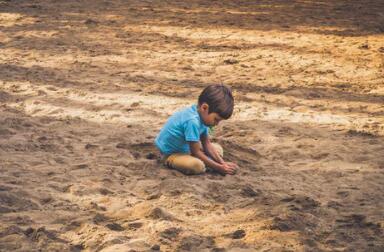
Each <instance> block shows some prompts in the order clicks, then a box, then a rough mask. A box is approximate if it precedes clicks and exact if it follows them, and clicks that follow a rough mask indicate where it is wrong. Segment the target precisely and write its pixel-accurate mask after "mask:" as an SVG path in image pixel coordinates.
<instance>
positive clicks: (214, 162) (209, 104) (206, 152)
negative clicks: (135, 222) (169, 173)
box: [155, 85, 237, 174]
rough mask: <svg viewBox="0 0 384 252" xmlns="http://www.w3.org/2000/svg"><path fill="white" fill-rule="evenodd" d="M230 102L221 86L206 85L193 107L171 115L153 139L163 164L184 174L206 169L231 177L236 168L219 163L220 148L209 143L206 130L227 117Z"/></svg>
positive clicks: (230, 97) (224, 87)
mask: <svg viewBox="0 0 384 252" xmlns="http://www.w3.org/2000/svg"><path fill="white" fill-rule="evenodd" d="M233 107H234V100H233V96H232V92H231V89H230V88H229V87H227V86H225V85H210V86H208V87H206V88H205V89H204V90H203V92H202V93H201V94H200V96H199V99H198V104H197V105H192V106H191V107H188V108H185V109H183V110H181V111H178V112H176V113H175V114H173V115H172V116H171V117H170V118H169V119H168V121H167V122H166V124H165V125H164V126H163V128H162V129H161V131H160V133H159V135H158V136H157V137H156V140H155V144H156V146H157V148H158V149H159V150H160V152H161V153H162V155H163V156H164V160H165V164H166V165H167V166H168V167H170V168H173V169H176V170H179V171H181V172H183V173H184V174H201V173H204V172H205V171H206V167H209V168H211V169H213V170H215V171H217V172H220V173H222V174H234V173H235V171H236V168H237V165H236V164H234V163H230V162H225V161H224V160H223V149H222V148H221V146H220V145H218V144H214V143H211V141H210V140H209V135H208V128H209V127H211V126H216V125H217V124H218V123H219V122H220V121H221V120H226V119H228V118H230V117H231V115H232V112H233Z"/></svg>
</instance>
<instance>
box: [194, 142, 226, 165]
mask: <svg viewBox="0 0 384 252" xmlns="http://www.w3.org/2000/svg"><path fill="white" fill-rule="evenodd" d="M200 140H201V144H202V145H203V149H204V152H206V153H207V154H208V156H209V157H211V158H212V159H213V160H214V161H216V162H218V163H219V164H223V163H224V160H223V158H222V157H221V156H220V154H219V153H218V152H217V151H216V149H215V147H214V146H213V145H212V143H211V141H210V140H209V136H208V135H202V136H201V137H200Z"/></svg>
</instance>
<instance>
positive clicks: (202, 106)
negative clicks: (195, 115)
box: [201, 102, 209, 111]
mask: <svg viewBox="0 0 384 252" xmlns="http://www.w3.org/2000/svg"><path fill="white" fill-rule="evenodd" d="M201 109H202V110H204V111H209V105H208V104H207V103H205V102H204V103H203V104H202V105H201Z"/></svg>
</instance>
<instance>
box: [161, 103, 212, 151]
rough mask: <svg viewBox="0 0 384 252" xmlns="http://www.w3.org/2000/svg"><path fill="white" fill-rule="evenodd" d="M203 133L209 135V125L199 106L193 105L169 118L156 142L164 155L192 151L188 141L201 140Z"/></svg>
mask: <svg viewBox="0 0 384 252" xmlns="http://www.w3.org/2000/svg"><path fill="white" fill-rule="evenodd" d="M201 135H208V127H207V126H205V125H204V123H203V121H202V120H201V119H200V115H199V113H198V111H197V106H196V105H192V106H191V107H188V108H185V109H183V110H180V111H178V112H176V113H174V114H173V115H172V116H171V117H170V118H168V121H167V122H166V123H165V125H164V126H163V128H162V129H161V131H160V133H159V134H158V135H157V137H156V139H155V144H156V146H157V148H158V149H159V150H160V151H161V153H162V154H164V155H170V154H173V153H190V149H189V144H188V142H198V141H200V136H201Z"/></svg>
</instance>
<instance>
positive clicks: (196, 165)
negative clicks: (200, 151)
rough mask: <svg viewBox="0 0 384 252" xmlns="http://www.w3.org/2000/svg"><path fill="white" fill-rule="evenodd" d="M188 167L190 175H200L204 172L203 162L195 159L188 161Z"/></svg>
mask: <svg viewBox="0 0 384 252" xmlns="http://www.w3.org/2000/svg"><path fill="white" fill-rule="evenodd" d="M188 166H189V167H190V168H191V172H192V173H191V174H201V173H204V172H205V171H206V168H205V164H204V162H203V161H201V160H200V159H197V158H194V159H193V160H190V162H189V164H188Z"/></svg>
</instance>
